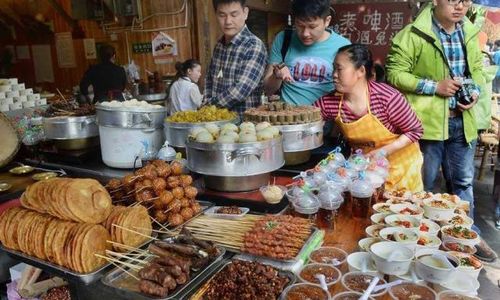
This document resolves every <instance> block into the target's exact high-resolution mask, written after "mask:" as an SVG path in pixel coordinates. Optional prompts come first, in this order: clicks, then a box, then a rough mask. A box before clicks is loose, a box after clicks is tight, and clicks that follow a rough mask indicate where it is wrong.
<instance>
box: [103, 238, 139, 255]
mask: <svg viewBox="0 0 500 300" xmlns="http://www.w3.org/2000/svg"><path fill="white" fill-rule="evenodd" d="M106 242H108V243H110V244H112V245H113V246H117V247H120V248H124V249H127V250H129V251H130V252H129V253H128V254H130V253H134V252H137V253H141V254H147V253H149V251H148V250H142V249H139V248H135V247H132V246H128V245H124V244H120V243H117V242H114V241H110V240H107V241H106Z"/></svg>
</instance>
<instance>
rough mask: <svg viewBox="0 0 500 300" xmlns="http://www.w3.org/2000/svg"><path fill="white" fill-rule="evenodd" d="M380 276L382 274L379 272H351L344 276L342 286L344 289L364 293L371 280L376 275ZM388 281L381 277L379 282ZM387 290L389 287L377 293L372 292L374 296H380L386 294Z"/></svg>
mask: <svg viewBox="0 0 500 300" xmlns="http://www.w3.org/2000/svg"><path fill="white" fill-rule="evenodd" d="M376 276H377V277H379V278H380V274H378V273H369V272H365V273H363V272H349V273H346V274H344V276H342V280H341V282H342V286H343V287H344V289H346V290H348V291H353V292H358V293H363V292H364V291H365V290H366V289H367V288H368V285H370V282H371V281H372V280H373V278H375V277H376ZM385 283H386V281H385V280H384V279H383V278H380V280H379V282H378V284H379V285H380V284H385ZM386 292H387V289H383V290H380V291H378V292H377V293H372V294H371V296H372V297H379V296H382V295H384V294H385V293H386Z"/></svg>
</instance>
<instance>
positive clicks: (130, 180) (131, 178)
mask: <svg viewBox="0 0 500 300" xmlns="http://www.w3.org/2000/svg"><path fill="white" fill-rule="evenodd" d="M139 178H140V177H139V176H136V175H134V174H127V175H125V177H123V184H124V185H125V187H127V186H129V187H130V186H133V185H134V183H135V181H136V180H137V179H139Z"/></svg>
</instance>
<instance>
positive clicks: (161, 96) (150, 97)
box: [137, 93, 167, 102]
mask: <svg viewBox="0 0 500 300" xmlns="http://www.w3.org/2000/svg"><path fill="white" fill-rule="evenodd" d="M166 98H167V94H166V93H156V94H144V95H137V99H138V100H141V101H147V102H151V101H163V100H165V99H166Z"/></svg>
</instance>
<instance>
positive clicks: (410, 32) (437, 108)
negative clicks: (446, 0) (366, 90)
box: [386, 4, 485, 142]
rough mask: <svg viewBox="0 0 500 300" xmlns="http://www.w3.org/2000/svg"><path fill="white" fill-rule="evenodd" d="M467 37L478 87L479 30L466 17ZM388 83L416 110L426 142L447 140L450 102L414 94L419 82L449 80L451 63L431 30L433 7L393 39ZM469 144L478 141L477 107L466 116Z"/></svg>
mask: <svg viewBox="0 0 500 300" xmlns="http://www.w3.org/2000/svg"><path fill="white" fill-rule="evenodd" d="M463 29H464V35H465V45H466V49H467V61H468V62H469V68H470V72H471V74H472V79H473V80H474V82H475V83H476V84H478V85H479V86H483V85H484V83H485V80H484V77H483V73H482V69H483V62H482V55H481V50H480V49H479V38H478V33H479V30H478V29H477V28H476V27H475V26H474V25H473V24H472V23H471V22H470V21H469V19H467V18H464V27H463ZM386 68H387V80H388V81H389V83H391V84H392V85H394V86H395V87H396V88H398V89H399V90H400V91H401V92H402V93H403V94H404V95H405V96H406V99H407V100H408V102H409V103H410V105H411V106H412V107H413V109H414V110H415V112H416V114H417V116H418V117H419V118H420V120H421V122H422V125H423V127H424V135H423V136H422V139H424V140H434V141H444V140H447V139H448V116H449V103H448V99H447V98H444V97H441V96H438V95H420V94H417V93H416V92H415V91H416V89H417V84H418V82H419V81H420V79H430V80H434V81H440V80H443V79H446V78H449V77H450V73H449V67H448V60H447V59H446V56H445V54H444V50H443V46H442V45H441V41H440V40H439V37H437V36H436V34H435V33H434V31H433V30H432V4H428V5H427V6H426V7H425V8H424V9H423V10H422V11H421V13H420V14H419V15H418V16H417V18H416V19H415V21H414V22H413V23H412V24H409V25H407V26H406V27H405V28H403V30H401V31H400V32H399V33H398V34H397V35H396V36H395V37H394V39H393V40H392V45H391V49H390V51H389V54H388V57H387V60H386ZM462 116H463V120H464V134H465V138H466V140H467V142H471V141H472V140H474V139H476V138H477V125H476V119H475V107H473V108H471V109H470V110H467V111H465V112H464V113H463V114H462Z"/></svg>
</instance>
